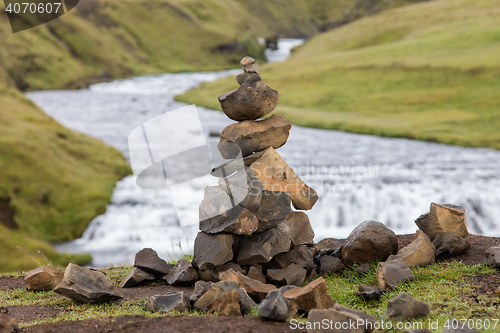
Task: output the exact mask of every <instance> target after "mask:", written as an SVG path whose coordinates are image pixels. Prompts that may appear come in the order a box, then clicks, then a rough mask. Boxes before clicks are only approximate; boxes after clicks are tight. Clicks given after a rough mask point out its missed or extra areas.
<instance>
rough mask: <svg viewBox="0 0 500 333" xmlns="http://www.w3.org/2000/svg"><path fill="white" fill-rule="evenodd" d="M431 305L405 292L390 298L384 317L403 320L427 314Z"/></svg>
mask: <svg viewBox="0 0 500 333" xmlns="http://www.w3.org/2000/svg"><path fill="white" fill-rule="evenodd" d="M430 312H431V306H430V305H429V304H427V303H424V302H420V301H419V300H417V299H415V298H413V297H411V296H410V295H408V294H407V293H405V292H402V293H400V294H399V295H398V296H396V297H394V298H391V299H390V300H389V303H388V304H387V311H386V314H385V315H386V317H387V318H389V319H392V320H405V319H411V318H415V317H423V316H427V315H428V314H429V313H430Z"/></svg>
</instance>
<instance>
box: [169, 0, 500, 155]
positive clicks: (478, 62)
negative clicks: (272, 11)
mask: <svg viewBox="0 0 500 333" xmlns="http://www.w3.org/2000/svg"><path fill="white" fill-rule="evenodd" d="M499 21H500V2H498V1H495V0H436V1H431V2H424V3H420V4H415V5H410V6H405V7H400V8H397V9H391V10H388V11H385V12H382V13H380V14H377V15H375V16H370V17H365V18H362V19H360V20H357V21H355V22H353V23H350V24H347V25H344V26H342V27H340V28H338V29H335V30H332V31H329V32H327V33H324V34H321V35H318V36H316V37H314V38H313V39H311V40H310V41H308V42H307V43H306V44H305V45H304V46H302V47H300V48H299V49H297V50H296V52H294V54H293V56H292V57H291V58H290V59H289V60H288V61H286V62H284V63H277V64H269V65H266V66H262V68H261V74H262V77H263V79H264V80H265V81H266V82H267V83H268V84H269V85H270V86H272V87H273V88H275V89H277V90H279V92H280V105H279V106H278V108H277V109H276V111H275V112H277V113H280V114H283V115H285V116H286V117H287V118H288V119H289V120H290V121H292V122H293V123H295V124H299V125H304V126H311V127H321V128H327V129H338V130H344V131H350V132H358V133H367V134H376V135H383V136H395V137H408V138H414V139H421V140H431V141H438V142H443V143H450V144H458V145H463V146H483V147H492V148H496V149H500V132H499V131H498V128H500V63H499V62H498V55H499V54H500V25H499V24H498V22H499ZM235 88H237V83H236V82H235V80H234V78H228V79H223V80H219V81H217V82H214V83H207V84H204V85H202V86H201V87H199V88H197V89H194V90H192V91H190V92H188V93H186V94H184V95H182V96H179V97H178V99H179V100H181V101H186V102H189V103H195V104H198V105H204V106H208V107H211V108H215V109H219V105H218V102H217V98H216V97H215V96H217V95H218V94H221V93H224V92H227V91H230V90H232V89H235Z"/></svg>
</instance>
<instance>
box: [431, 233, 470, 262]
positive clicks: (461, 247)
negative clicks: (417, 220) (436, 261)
mask: <svg viewBox="0 0 500 333" xmlns="http://www.w3.org/2000/svg"><path fill="white" fill-rule="evenodd" d="M432 244H434V246H435V247H436V257H444V256H451V257H454V256H458V255H460V254H462V253H463V252H465V251H468V250H470V248H471V246H470V243H469V242H468V241H467V240H465V239H463V238H462V237H460V236H457V235H454V234H450V233H448V232H442V233H440V234H438V235H437V236H436V237H435V238H434V240H433V241H432Z"/></svg>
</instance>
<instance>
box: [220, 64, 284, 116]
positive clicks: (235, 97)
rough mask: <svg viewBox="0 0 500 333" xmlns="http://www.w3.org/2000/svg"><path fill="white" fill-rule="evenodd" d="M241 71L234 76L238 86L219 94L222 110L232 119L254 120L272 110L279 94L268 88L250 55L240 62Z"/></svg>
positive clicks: (276, 103)
mask: <svg viewBox="0 0 500 333" xmlns="http://www.w3.org/2000/svg"><path fill="white" fill-rule="evenodd" d="M240 64H241V67H242V68H243V73H242V74H240V75H238V76H237V77H236V81H237V82H238V84H239V85H240V87H239V88H238V89H236V90H234V91H231V92H228V93H225V94H222V95H220V96H219V103H220V106H221V108H222V111H224V113H225V114H226V116H228V117H229V118H230V119H232V120H236V121H243V120H255V119H259V118H261V117H263V116H265V115H266V114H268V113H269V112H271V111H273V110H274V109H275V108H276V106H277V105H278V101H279V94H278V92H277V91H276V90H274V89H272V88H270V87H269V86H268V85H267V84H266V83H265V82H264V81H262V79H261V77H260V75H259V64H258V63H257V62H256V61H255V59H254V58H252V57H248V56H247V57H245V58H243V59H242V60H241V62H240Z"/></svg>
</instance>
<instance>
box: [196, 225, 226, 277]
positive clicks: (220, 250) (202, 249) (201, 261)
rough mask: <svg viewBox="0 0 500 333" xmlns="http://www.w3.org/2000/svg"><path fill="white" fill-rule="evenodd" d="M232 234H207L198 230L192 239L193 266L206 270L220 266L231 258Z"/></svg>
mask: <svg viewBox="0 0 500 333" xmlns="http://www.w3.org/2000/svg"><path fill="white" fill-rule="evenodd" d="M233 243H234V236H233V235H232V234H216V235H209V234H207V233H204V232H199V233H198V235H197V236H196V239H195V241H194V255H193V256H194V259H193V262H192V264H193V266H195V267H197V268H199V269H200V270H207V269H211V268H215V267H217V266H222V265H224V264H225V263H226V262H228V261H230V260H231V259H233Z"/></svg>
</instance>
